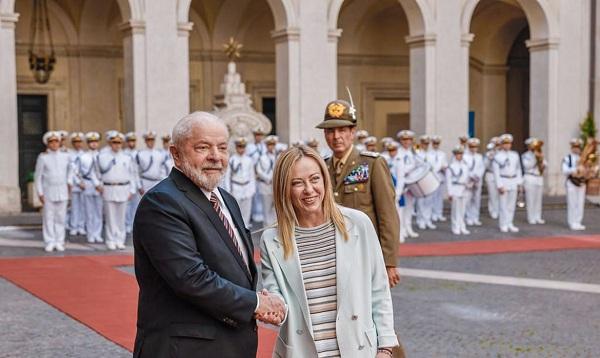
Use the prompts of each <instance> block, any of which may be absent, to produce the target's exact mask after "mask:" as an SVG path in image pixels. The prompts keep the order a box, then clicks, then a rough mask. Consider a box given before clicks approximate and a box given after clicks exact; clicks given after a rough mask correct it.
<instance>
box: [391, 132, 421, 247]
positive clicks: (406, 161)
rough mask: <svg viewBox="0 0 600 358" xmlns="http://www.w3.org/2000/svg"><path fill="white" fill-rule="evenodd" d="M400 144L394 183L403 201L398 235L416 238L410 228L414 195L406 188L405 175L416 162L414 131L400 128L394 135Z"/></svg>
mask: <svg viewBox="0 0 600 358" xmlns="http://www.w3.org/2000/svg"><path fill="white" fill-rule="evenodd" d="M396 136H397V137H398V140H399V141H400V145H401V146H402V147H401V148H400V150H399V153H398V157H399V160H398V161H397V163H398V165H397V166H396V178H397V180H398V182H397V184H396V194H397V196H398V198H400V200H401V201H402V202H403V204H404V205H403V206H401V208H400V211H401V215H400V235H402V237H406V236H408V237H412V238H417V237H419V234H417V233H416V232H415V231H414V230H413V228H412V217H413V215H414V212H415V199H416V198H415V197H414V196H413V195H412V194H411V193H410V192H409V191H408V190H406V176H407V175H408V174H409V173H410V172H411V171H413V170H414V169H415V168H416V166H417V163H418V157H417V155H416V154H415V152H414V149H413V141H414V138H415V133H414V132H413V131H411V130H401V131H400V132H398V134H397V135H396Z"/></svg>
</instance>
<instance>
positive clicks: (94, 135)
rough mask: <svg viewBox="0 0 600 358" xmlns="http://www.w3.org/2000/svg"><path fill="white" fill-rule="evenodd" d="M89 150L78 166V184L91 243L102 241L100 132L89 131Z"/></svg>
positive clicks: (86, 138) (87, 134) (87, 135)
mask: <svg viewBox="0 0 600 358" xmlns="http://www.w3.org/2000/svg"><path fill="white" fill-rule="evenodd" d="M85 141H86V143H87V147H88V150H87V151H86V152H85V153H83V155H81V157H80V160H79V165H78V166H77V168H76V170H77V175H76V176H75V178H76V179H77V182H76V185H77V186H78V187H79V188H81V190H82V199H83V206H84V212H85V229H86V231H87V241H88V242H89V243H94V242H102V218H103V210H102V197H100V193H98V191H96V185H95V184H96V183H97V182H98V166H97V165H96V163H97V157H98V146H99V145H100V143H99V141H100V133H98V132H88V133H86V135H85Z"/></svg>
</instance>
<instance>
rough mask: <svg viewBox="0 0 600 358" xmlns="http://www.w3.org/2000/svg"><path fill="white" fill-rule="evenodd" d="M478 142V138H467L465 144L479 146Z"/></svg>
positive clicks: (479, 142)
mask: <svg viewBox="0 0 600 358" xmlns="http://www.w3.org/2000/svg"><path fill="white" fill-rule="evenodd" d="M480 144H481V141H480V140H479V138H469V139H468V140H467V145H468V146H469V147H479V145H480Z"/></svg>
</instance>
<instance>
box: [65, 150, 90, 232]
mask: <svg viewBox="0 0 600 358" xmlns="http://www.w3.org/2000/svg"><path fill="white" fill-rule="evenodd" d="M84 153H85V151H84V150H70V151H69V158H70V166H71V170H70V173H71V175H69V185H70V186H71V210H70V212H69V225H68V226H69V230H70V231H71V232H72V233H73V234H74V235H77V234H81V235H85V234H86V232H85V207H84V205H83V190H82V189H81V187H80V186H79V185H76V183H75V182H76V181H78V180H77V179H76V178H75V177H76V176H77V175H78V170H77V169H78V167H79V161H80V160H81V156H82V155H83V154H84Z"/></svg>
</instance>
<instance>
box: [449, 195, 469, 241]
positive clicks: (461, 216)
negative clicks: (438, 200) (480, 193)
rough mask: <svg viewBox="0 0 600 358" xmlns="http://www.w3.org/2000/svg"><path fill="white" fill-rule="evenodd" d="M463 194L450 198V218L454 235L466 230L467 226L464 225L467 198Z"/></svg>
mask: <svg viewBox="0 0 600 358" xmlns="http://www.w3.org/2000/svg"><path fill="white" fill-rule="evenodd" d="M465 194H466V193H465ZM465 194H463V195H462V196H453V197H452V205H451V209H450V210H451V214H450V218H451V221H452V232H453V233H455V234H459V233H460V232H461V231H465V230H467V226H466V225H465V210H466V207H467V199H468V196H466V195H465Z"/></svg>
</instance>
